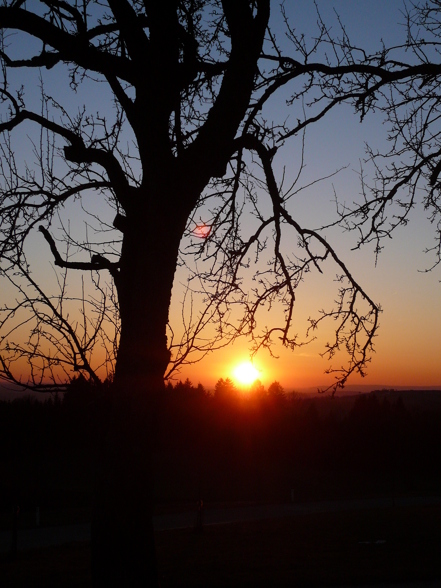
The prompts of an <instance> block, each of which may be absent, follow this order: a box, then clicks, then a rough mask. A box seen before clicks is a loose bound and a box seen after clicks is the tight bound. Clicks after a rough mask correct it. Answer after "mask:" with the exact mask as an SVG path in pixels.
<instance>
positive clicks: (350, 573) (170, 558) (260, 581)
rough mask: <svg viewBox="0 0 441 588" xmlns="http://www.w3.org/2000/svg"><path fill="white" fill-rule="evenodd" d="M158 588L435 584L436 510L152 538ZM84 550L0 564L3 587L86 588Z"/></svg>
mask: <svg viewBox="0 0 441 588" xmlns="http://www.w3.org/2000/svg"><path fill="white" fill-rule="evenodd" d="M156 540H157V554H158V562H159V570H160V578H161V587H162V588H167V587H170V588H171V587H176V586H195V587H197V586H200V587H203V586H210V587H211V586H214V587H221V586H228V587H243V586H257V587H260V586H262V587H263V586H265V587H266V586H272V587H273V586H311V587H316V586H317V587H318V586H333V585H334V586H340V585H365V584H377V583H380V582H398V581H433V580H441V507H439V506H427V507H421V506H419V507H395V508H393V507H390V508H383V509H372V510H360V511H352V512H348V511H345V512H339V513H320V514H317V513H316V514H305V515H296V516H292V517H287V518H284V519H272V520H265V521H252V522H246V523H234V524H224V525H212V526H205V527H204V529H203V531H202V532H201V533H194V532H193V530H192V529H178V530H172V531H161V532H157V536H156ZM89 565H90V546H89V544H88V543H71V544H67V545H63V546H60V547H53V548H48V549H42V550H33V551H29V552H24V553H20V554H19V558H18V560H17V561H16V562H14V563H11V562H8V561H7V560H6V559H5V557H3V560H2V562H1V568H0V573H1V577H2V584H1V585H2V587H5V588H6V587H19V586H20V587H22V586H26V587H29V588H31V587H43V586H44V587H48V588H51V587H60V586H63V587H64V586H66V587H68V588H71V587H72V588H73V587H78V588H79V587H87V586H90V585H91V584H90V575H89Z"/></svg>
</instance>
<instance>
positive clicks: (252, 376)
mask: <svg viewBox="0 0 441 588" xmlns="http://www.w3.org/2000/svg"><path fill="white" fill-rule="evenodd" d="M259 375H260V373H259V370H258V369H256V368H255V367H254V366H253V364H252V363H251V362H250V361H244V362H243V363H241V364H239V365H238V366H237V367H236V368H235V369H234V371H233V376H234V379H235V380H236V381H237V382H238V383H239V384H241V385H242V386H248V385H249V384H252V383H253V382H254V381H255V380H257V378H258V377H259Z"/></svg>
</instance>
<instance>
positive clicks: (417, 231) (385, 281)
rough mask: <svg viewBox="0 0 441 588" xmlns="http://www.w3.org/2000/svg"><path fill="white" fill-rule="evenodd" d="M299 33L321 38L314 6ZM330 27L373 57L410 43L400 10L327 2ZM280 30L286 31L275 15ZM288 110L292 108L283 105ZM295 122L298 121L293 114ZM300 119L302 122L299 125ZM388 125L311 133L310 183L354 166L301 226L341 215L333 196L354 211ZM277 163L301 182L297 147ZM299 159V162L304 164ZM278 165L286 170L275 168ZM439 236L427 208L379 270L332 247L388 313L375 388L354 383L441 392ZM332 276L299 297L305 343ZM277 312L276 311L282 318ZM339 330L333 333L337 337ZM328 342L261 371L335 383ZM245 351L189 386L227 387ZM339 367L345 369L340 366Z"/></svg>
mask: <svg viewBox="0 0 441 588" xmlns="http://www.w3.org/2000/svg"><path fill="white" fill-rule="evenodd" d="M285 5H286V8H287V10H288V12H289V14H290V15H291V16H292V22H293V24H294V27H295V29H296V30H297V31H302V32H305V35H308V33H309V34H314V32H313V31H314V26H315V22H316V15H315V11H314V6H313V3H312V2H310V1H308V0H303V1H296V2H295V3H291V2H287V3H285ZM318 6H319V9H320V12H321V14H322V16H323V19H324V21H325V22H327V23H333V29H334V31H335V32H336V33H337V32H338V23H337V20H336V18H335V12H334V10H335V11H337V12H338V14H339V15H340V17H341V19H342V21H343V23H344V24H345V27H346V29H347V32H348V33H349V36H350V38H351V39H353V40H354V42H355V43H357V44H358V45H361V46H364V47H366V48H367V49H368V50H375V49H378V48H379V47H380V41H381V40H384V42H385V44H386V45H393V44H398V43H400V42H402V41H403V39H404V38H405V37H404V34H405V30H404V27H403V26H402V24H400V23H403V21H404V19H403V16H402V12H401V11H402V9H403V6H404V3H403V2H402V1H401V0H388V1H387V2H384V1H382V0H369V1H367V0H334V1H332V0H321V1H319V2H318ZM273 19H274V22H275V28H276V29H277V28H278V27H279V22H278V20H277V14H275V11H274V10H273ZM282 105H283V102H282ZM292 115H294V116H295V113H292ZM299 118H300V115H299ZM382 123H383V121H382V120H381V117H376V116H368V117H367V118H366V120H365V121H364V122H363V123H362V124H361V123H360V122H359V120H358V118H357V117H356V115H355V114H354V113H353V112H352V111H351V108H349V107H341V108H339V109H338V110H335V111H333V112H332V113H331V114H330V115H329V116H328V117H327V118H326V119H325V120H324V121H321V122H320V123H318V124H316V125H314V126H313V127H311V128H310V129H309V131H308V134H307V139H306V162H307V168H306V173H305V174H304V178H303V183H305V184H306V183H308V181H309V180H312V179H314V178H317V177H322V176H325V175H327V174H330V173H332V172H333V171H335V170H336V169H338V168H340V167H342V166H348V167H347V169H345V170H343V171H342V172H340V173H339V174H338V176H336V177H334V178H332V180H330V181H329V182H324V183H321V184H320V185H319V186H315V187H314V188H313V189H311V190H308V191H307V192H306V193H305V194H304V196H303V197H302V198H301V199H299V200H296V202H295V211H296V218H297V219H302V221H303V222H305V224H308V223H309V226H313V227H316V226H318V225H319V224H320V222H321V221H325V220H326V219H329V218H330V217H332V216H333V215H335V208H334V204H333V202H332V200H333V190H334V188H335V191H336V193H337V196H338V199H339V200H341V201H344V200H346V201H352V200H355V199H357V197H358V195H359V194H360V182H359V178H358V175H357V172H358V171H359V170H360V163H359V162H360V160H361V159H363V158H364V156H365V152H364V144H365V142H367V143H369V144H370V145H372V146H376V147H379V148H380V149H381V147H382V146H385V145H386V128H385V127H384V126H383V124H382ZM283 157H284V160H283V161H281V160H280V159H279V160H278V164H279V166H280V167H279V170H281V168H282V165H286V166H287V169H288V171H291V172H292V173H293V174H294V173H295V170H296V169H297V165H298V157H299V152H298V142H297V144H296V143H295V142H294V143H292V144H290V146H288V147H287V148H285V151H284V153H283ZM296 157H297V160H296ZM276 165H277V162H276ZM433 238H434V231H433V229H432V227H431V225H430V223H429V222H428V220H427V219H426V214H425V212H424V211H423V210H422V208H420V209H419V210H414V212H413V214H412V216H411V223H410V224H409V225H408V226H407V227H406V228H400V229H399V230H398V231H396V233H395V234H394V238H393V240H390V241H388V242H387V243H386V248H385V250H384V251H383V253H382V254H381V255H380V257H379V260H378V263H377V266H376V267H375V256H374V254H373V251H372V249H370V250H369V248H366V249H364V250H362V251H357V252H352V251H351V247H353V245H354V243H355V235H341V234H340V235H338V234H336V233H334V234H333V236H332V241H331V242H332V243H333V244H334V246H335V247H336V249H337V250H338V251H339V252H340V253H341V255H342V257H343V259H344V260H345V261H346V262H347V264H348V265H349V267H350V269H351V270H352V271H353V274H354V277H355V278H356V279H357V280H358V281H359V282H360V283H361V284H362V285H363V286H364V288H365V289H366V291H367V292H368V294H369V295H370V296H371V298H372V299H373V300H374V301H375V302H377V303H380V304H381V307H382V309H383V313H382V314H381V317H380V330H379V332H378V337H377V338H376V344H375V350H376V353H375V354H374V355H373V356H372V362H371V363H370V365H369V367H368V375H367V377H366V378H364V379H361V378H360V377H356V376H354V377H352V378H351V379H350V381H349V383H348V387H350V385H351V384H360V383H363V384H367V385H385V386H388V387H393V386H437V385H440V384H441V361H440V357H441V341H440V337H439V333H440V332H441V313H440V294H441V292H440V288H441V285H440V283H439V281H440V274H439V268H438V269H436V270H434V271H433V272H431V273H426V272H424V270H425V269H426V268H428V267H430V266H431V264H432V259H431V258H430V255H428V254H424V253H423V251H424V250H425V249H426V248H428V247H431V246H432V242H433ZM333 277H334V275H333V273H332V271H329V270H328V275H325V276H323V277H322V278H321V279H316V278H315V279H311V280H310V281H309V283H308V282H305V284H303V285H302V287H301V288H299V289H298V291H297V297H298V306H299V309H298V332H299V335H300V336H303V334H304V332H305V327H306V323H305V319H306V318H307V317H308V316H309V313H311V314H313V315H316V312H315V311H316V310H317V309H320V308H322V307H323V305H325V304H326V301H327V302H328V305H327V306H329V296H327V292H328V291H330V290H332V280H333ZM274 312H277V311H274ZM331 327H332V325H330V327H329V328H331ZM330 334H331V331H329V332H328V333H327V332H326V330H322V331H321V332H319V333H318V341H316V342H313V343H311V344H310V345H308V346H306V347H302V348H300V349H298V350H297V351H294V352H291V351H289V350H286V349H283V348H281V346H277V345H276V346H275V348H274V353H275V354H276V355H279V359H273V358H271V357H270V356H269V354H268V353H267V352H261V353H259V354H258V355H257V356H256V358H255V360H254V363H255V365H256V367H258V369H260V370H261V375H262V381H263V382H264V383H265V384H269V383H271V381H273V380H275V379H277V380H279V381H280V382H281V383H282V384H283V385H284V386H285V387H286V388H287V389H289V390H290V389H296V388H304V387H310V386H311V387H314V386H323V385H329V384H330V383H331V381H332V376H325V375H324V371H325V369H326V368H327V366H328V365H329V364H328V363H327V361H326V360H325V359H323V358H321V357H320V355H319V354H320V352H322V351H323V344H324V343H325V342H326V341H327V340H328V335H330ZM248 349H249V346H247V344H246V342H245V341H238V342H236V343H235V344H234V345H233V346H232V347H231V348H227V349H224V350H222V351H218V352H216V353H214V354H213V355H212V356H209V357H207V358H206V359H205V360H203V361H202V362H201V363H199V364H195V365H194V366H189V367H187V368H186V369H184V370H183V371H182V373H181V375H180V377H182V378H184V377H189V378H190V379H191V380H192V381H193V382H197V381H201V382H202V383H204V384H207V385H209V386H212V385H213V384H214V383H215V381H216V380H217V379H218V378H219V377H221V376H222V377H227V376H228V377H231V376H232V371H233V369H234V365H236V364H237V363H238V362H239V361H241V360H246V359H247V358H248V357H249V351H248ZM336 367H338V365H336Z"/></svg>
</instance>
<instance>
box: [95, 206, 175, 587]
mask: <svg viewBox="0 0 441 588" xmlns="http://www.w3.org/2000/svg"><path fill="white" fill-rule="evenodd" d="M140 219H142V215H138V216H137V217H135V218H134V219H130V218H128V226H127V228H126V231H125V234H124V243H123V250H122V256H121V270H120V275H119V281H118V283H117V287H118V296H119V304H120V313H121V325H122V332H121V338H120V347H119V351H118V359H117V365H116V371H115V381H114V384H113V389H112V394H111V399H110V400H111V406H110V409H109V420H108V427H107V432H106V434H105V436H104V438H103V443H102V447H101V450H100V456H99V460H100V463H99V464H98V467H97V481H96V496H95V514H94V519H93V524H92V572H93V582H94V586H100V587H101V586H127V587H132V586H143V587H147V586H155V585H158V576H157V569H156V557H155V547H154V534H153V525H152V507H153V496H152V484H153V480H152V464H151V458H152V449H153V445H154V440H155V433H154V431H155V426H156V424H155V420H156V419H155V413H156V407H157V401H158V399H159V396H160V394H161V392H162V391H163V389H164V380H163V377H164V371H165V369H166V367H167V364H168V362H169V352H168V349H167V339H166V325H167V321H168V312H169V305H170V299H171V292H172V286H173V277H174V272H175V268H176V262H177V256H178V248H179V242H180V236H181V234H182V227H177V226H174V227H172V224H173V223H172V222H171V221H170V222H169V221H167V222H164V219H161V218H156V221H155V219H154V218H150V219H149V222H148V224H146V223H143V222H141V220H140Z"/></svg>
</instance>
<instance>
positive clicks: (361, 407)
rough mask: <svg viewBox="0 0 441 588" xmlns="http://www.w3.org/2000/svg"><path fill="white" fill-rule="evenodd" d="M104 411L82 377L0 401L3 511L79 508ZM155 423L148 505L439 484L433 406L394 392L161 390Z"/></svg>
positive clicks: (86, 498)
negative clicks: (62, 388)
mask: <svg viewBox="0 0 441 588" xmlns="http://www.w3.org/2000/svg"><path fill="white" fill-rule="evenodd" d="M417 394H418V393H415V395H417ZM434 394H435V393H434ZM416 397H417V396H416ZM108 410H109V399H108V394H107V393H106V386H105V385H102V386H93V385H91V384H90V383H87V382H85V381H84V380H82V379H78V380H76V381H74V382H73V383H72V384H71V385H70V386H69V388H68V390H67V392H66V393H65V394H64V395H54V396H51V397H48V398H46V399H45V400H44V401H42V402H40V401H38V400H37V399H35V398H31V397H27V398H22V399H15V400H13V401H3V402H0V442H1V444H2V452H1V468H2V471H3V472H4V476H2V482H1V500H0V502H1V504H2V505H3V510H4V511H5V512H6V511H7V512H10V511H11V507H12V506H13V505H14V504H20V508H21V510H22V511H23V512H25V511H29V510H32V509H35V507H36V506H39V507H40V508H41V509H42V510H45V509H46V510H48V509H49V510H50V509H57V508H64V507H72V506H90V504H91V501H92V495H93V486H94V471H95V465H96V464H95V460H96V459H98V456H99V452H98V446H99V439H100V438H101V437H102V435H104V434H105V428H106V426H108V425H106V423H107V411H108ZM157 414H158V416H157V419H156V423H155V435H154V437H155V448H154V452H153V462H154V463H153V466H154V472H155V486H154V500H155V503H156V504H164V503H180V504H182V503H190V504H193V503H194V504H196V500H197V499H198V497H199V495H201V496H202V497H203V499H204V501H205V503H206V504H207V503H209V502H210V501H211V502H219V501H256V500H271V501H281V502H287V501H289V500H291V499H293V500H294V501H308V500H320V499H330V498H348V497H354V496H372V495H387V496H395V495H397V494H408V493H415V492H418V493H426V492H432V491H435V490H436V489H437V488H439V483H440V482H441V473H440V471H439V468H438V464H439V463H440V459H441V447H440V445H439V443H438V439H439V429H440V426H441V408H440V406H439V405H438V408H436V407H433V406H432V407H429V406H428V407H424V406H423V405H419V406H418V405H409V406H407V405H406V403H405V402H404V401H403V399H402V397H401V396H400V394H399V393H395V394H391V393H389V392H388V391H379V392H371V393H369V394H362V395H358V396H353V397H351V396H348V397H340V398H335V399H332V398H330V397H328V396H327V397H324V396H321V395H317V396H316V397H304V396H302V395H300V394H296V393H286V392H285V391H284V390H283V388H282V387H281V386H280V384H278V383H277V382H274V383H273V384H271V385H270V386H269V387H268V388H267V389H266V388H265V387H264V386H263V385H262V384H261V383H260V382H256V383H255V384H254V385H253V386H252V387H251V388H250V389H249V390H248V391H247V392H246V393H244V392H243V391H240V390H238V389H237V388H236V387H235V386H234V384H233V383H232V382H231V381H230V380H228V379H227V380H223V379H221V380H219V382H218V383H217V384H216V387H215V390H214V391H213V392H208V391H207V390H206V389H205V388H204V386H202V385H201V384H199V385H197V386H194V385H193V384H192V383H191V382H190V381H189V380H186V381H185V382H178V383H177V384H175V385H172V384H171V383H169V384H168V386H167V387H166V392H165V394H164V395H163V397H162V398H161V400H160V405H159V407H158V412H157ZM147 462H148V451H146V467H147V465H148V464H147ZM147 493H148V489H146V495H147Z"/></svg>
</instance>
